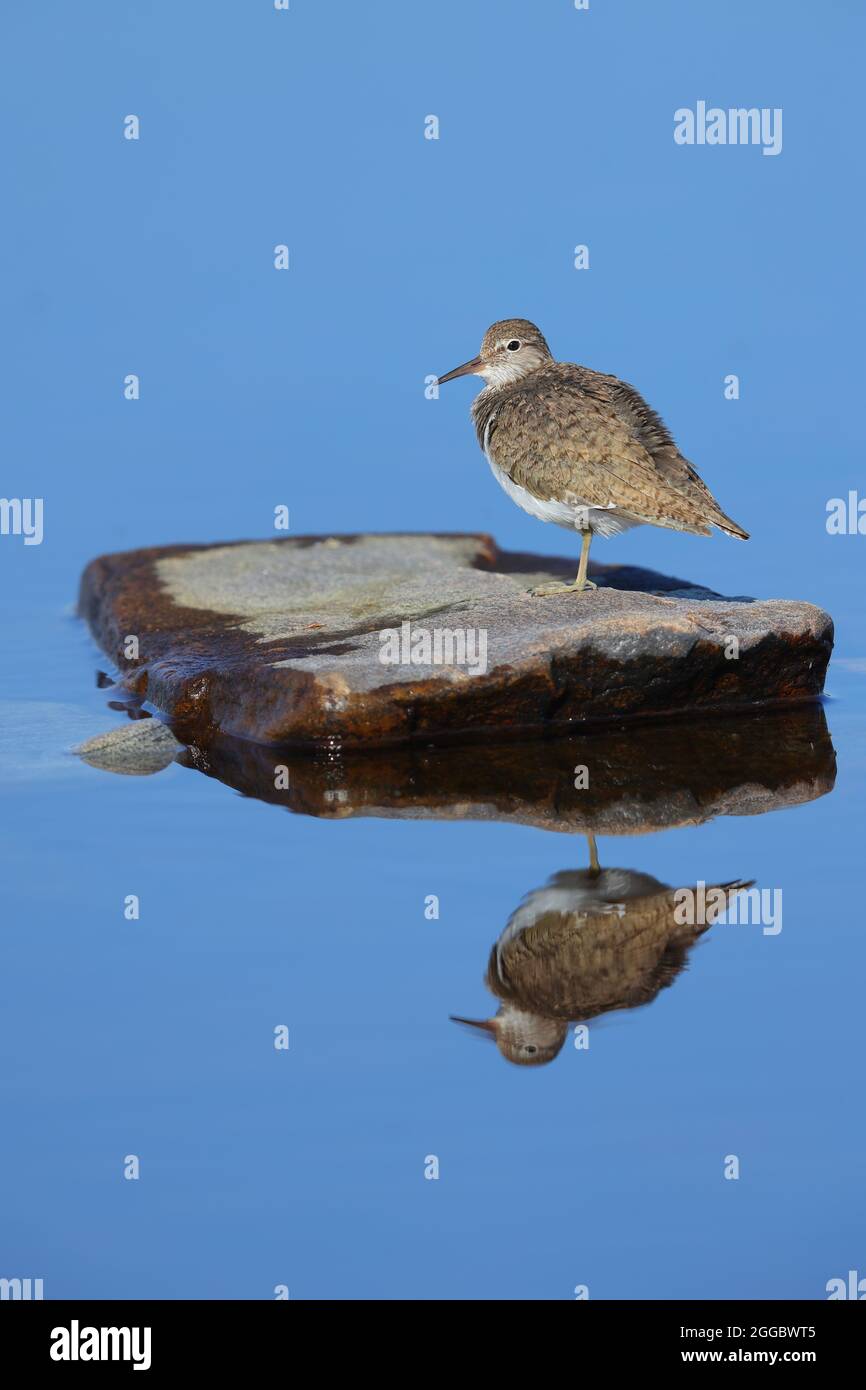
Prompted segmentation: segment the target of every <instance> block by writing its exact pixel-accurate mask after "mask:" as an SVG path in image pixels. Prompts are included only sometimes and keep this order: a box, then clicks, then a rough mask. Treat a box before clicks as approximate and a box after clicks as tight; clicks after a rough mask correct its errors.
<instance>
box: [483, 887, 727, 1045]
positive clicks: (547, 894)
mask: <svg viewBox="0 0 866 1390" xmlns="http://www.w3.org/2000/svg"><path fill="white" fill-rule="evenodd" d="M747 886H748V885H747V884H746V883H745V882H744V881H743V880H737V881H735V882H731V883H725V884H719V885H716V887H717V888H719V889H721V891H722V892H723V893H724V895H725V901H727V902H729V901H730V900H731V898H732V897H733V896H734V895H735V894H736V893H737V892H739V891H740V889H742V888H744V887H747ZM705 892H706V895H707V898H708V900H709V901H708V906H707V911H706V914H705V917H706V920H703V921H699V922H696V923H693V924H689V923H683V922H682V921H681V920H678V919H679V918H680V917H681V915H682V914H681V913H679V914H678V912H677V905H678V904H677V896H676V894H677V890H675V889H673V888H669V887H667V886H666V885H665V884H663V883H659V882H658V880H657V879H655V878H653V877H651V875H649V874H643V873H637V872H635V871H632V870H628V869H602V870H574V871H566V872H564V873H559V874H555V875H554V876H553V878H551V879H550V881H549V882H548V883H547V884H545V886H544V887H543V888H540V889H537V890H536V891H535V892H533V893H530V894H529V895H528V896H527V898H526V899H525V900H524V902H523V903H522V904H521V906H520V907H519V908H518V909H517V911H516V912H515V913H514V914H513V916H512V918H511V920H510V921H509V923H508V925H507V927H506V928H505V930H504V931H503V933H502V935H501V936H500V938H499V940H498V941H497V942H496V944H495V945H494V947H493V949H492V951H491V953H490V960H489V962H488V967H487V975H486V979H485V983H486V985H487V988H488V989H489V990H490V992H491V994H493V995H494V996H495V997H496V998H497V999H499V1001H500V1009H499V1013H498V1014H497V1015H496V1017H495V1018H493V1019H489V1020H487V1021H486V1022H483V1023H476V1024H475V1026H476V1027H482V1028H485V1029H486V1030H487V1031H488V1032H489V1033H491V1034H492V1035H493V1036H494V1037H495V1038H496V1041H497V1044H498V1046H499V1048H500V1051H501V1052H502V1053H503V1055H504V1056H506V1057H507V1058H508V1060H509V1061H512V1062H518V1063H523V1064H525V1065H538V1064H539V1063H544V1062H549V1061H551V1060H552V1058H553V1057H555V1056H556V1054H557V1053H558V1052H559V1050H560V1048H561V1047H562V1044H563V1042H564V1040H565V1036H566V1032H567V1027H568V1024H569V1023H579V1022H587V1021H588V1020H590V1019H593V1018H597V1017H598V1016H599V1015H600V1014H604V1013H608V1012H610V1011H611V1010H615V1009H633V1008H636V1007H638V1006H639V1005H642V1004H649V1003H650V1002H651V1001H652V1000H653V999H655V997H656V995H657V994H658V993H659V991H660V990H662V989H664V988H665V987H666V986H667V985H670V984H672V983H673V981H674V980H675V979H676V978H677V976H678V975H679V974H680V972H681V971H682V970H683V968H684V967H685V964H686V960H687V957H688V952H689V949H690V947H691V946H693V945H694V943H695V942H696V941H697V939H698V937H700V936H701V935H703V933H704V932H705V931H706V930H707V929H708V927H710V926H711V925H712V923H713V921H715V920H716V918H717V916H718V913H719V907H718V905H715V906H712V905H713V904H714V901H715V900H714V897H713V894H714V892H715V888H714V887H707V888H706V890H705ZM460 1021H461V1022H471V1020H467V1019H463V1020H460Z"/></svg>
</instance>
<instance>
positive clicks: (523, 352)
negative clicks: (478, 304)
mask: <svg viewBox="0 0 866 1390" xmlns="http://www.w3.org/2000/svg"><path fill="white" fill-rule="evenodd" d="M550 361H552V357H551V353H550V348H549V347H548V346H547V343H546V342H545V341H544V335H543V334H542V332H541V330H540V329H538V328H536V326H535V324H534V323H530V322H529V320H528V319H501V320H500V321H499V323H494V324H493V325H492V327H490V328H488V330H487V332H486V333H485V334H484V338H483V339H482V342H481V351H480V352H479V354H478V356H477V357H473V358H472V359H471V361H469V362H464V363H463V365H462V366H461V367H455V368H454V370H453V371H451V372H446V373H445V375H444V376H440V378H439V385H440V386H441V385H442V384H443V382H446V381H453V380H454V378H455V377H457V376H470V375H471V376H482V377H483V378H484V380H485V382H486V383H487V385H488V386H506V385H508V384H509V383H510V382H513V381H519V380H520V378H521V377H523V376H526V375H527V374H528V373H529V372H534V371H535V370H536V368H537V367H541V366H543V365H544V363H545V362H550Z"/></svg>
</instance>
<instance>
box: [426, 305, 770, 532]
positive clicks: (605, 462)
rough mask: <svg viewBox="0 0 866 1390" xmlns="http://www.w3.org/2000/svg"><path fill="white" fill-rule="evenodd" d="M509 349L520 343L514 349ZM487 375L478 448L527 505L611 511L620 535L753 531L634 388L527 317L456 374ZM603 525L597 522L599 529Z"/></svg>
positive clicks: (501, 331)
mask: <svg viewBox="0 0 866 1390" xmlns="http://www.w3.org/2000/svg"><path fill="white" fill-rule="evenodd" d="M509 343H510V344H512V349H513V345H514V344H515V343H517V344H518V347H517V348H516V349H513V350H512V349H510V348H509ZM467 373H473V374H476V375H480V376H483V377H484V378H485V381H486V383H487V384H486V385H485V387H484V389H483V390H482V391H481V392H480V394H479V395H478V396H477V397H476V399H475V402H474V404H473V407H472V416H473V421H474V423H475V429H476V433H477V435H478V442H479V444H480V446H481V448H482V449H483V450H484V452H485V453H486V455H487V457H488V459H489V460H490V462H491V465H492V466H493V467H494V471H496V470H500V472H501V475H502V476H500V478H499V480H500V482H501V483H502V484H503V486H504V487H506V489H507V490H508V491H510V492H511V495H512V496H513V497H514V500H515V501H517V502H518V505H521V506H524V508H525V509H526V510H533V508H532V507H531V506H527V505H526V499H525V498H524V499H522V500H521V498H520V496H519V495H515V493H514V491H513V489H512V488H509V486H508V484H509V483H510V484H513V485H514V487H515V488H519V489H522V490H523V491H524V492H525V493H526V494H529V500H530V501H531V500H532V499H537V500H538V501H539V502H540V503H542V504H543V505H545V506H546V505H548V504H550V503H563V504H565V505H566V506H568V507H574V508H599V509H605V510H606V511H608V512H610V513H611V514H612V515H611V525H610V528H609V529H610V531H611V533H612V532H613V531H614V530H615V529H617V528H616V526H615V524H614V517H618V518H619V519H620V520H621V522H622V526H623V527H624V526H628V525H639V524H642V523H648V524H650V525H654V526H664V527H668V528H670V529H673V530H677V531H688V532H691V533H693V534H696V535H710V534H711V532H710V528H711V527H712V526H717V527H719V528H720V529H721V530H723V531H725V532H726V533H727V534H729V535H732V536H737V537H739V538H741V539H747V538H748V533H747V532H746V531H744V530H743V529H742V527H741V526H739V525H738V524H737V523H736V522H735V521H732V520H731V518H730V517H729V516H727V515H726V514H725V513H724V512H723V511H722V510H721V508H720V507H719V505H718V503H717V502H716V500H715V498H714V497H713V495H712V493H711V492H710V490H709V488H708V487H707V486H706V485H705V484H704V483H703V482H702V481H701V479H700V478H699V476H698V474H697V472H696V471H695V469H694V467H693V466H692V464H691V463H689V461H688V460H687V459H685V458H684V457H683V456H682V454H681V453H680V452H679V449H678V448H677V446H676V443H675V442H674V439H673V437H672V435H671V433H670V431H669V430H668V429H667V427H666V426H665V424H664V423H663V421H662V420H661V418H660V417H659V416H658V415H657V414H656V412H655V411H654V410H653V409H652V408H651V407H650V406H649V405H647V403H646V401H645V400H644V399H643V397H642V396H641V395H640V394H639V392H637V391H636V390H635V389H634V387H633V386H629V385H628V384H627V383H626V382H624V381H620V380H619V379H618V378H617V377H615V376H606V375H604V374H603V373H601V372H595V371H592V370H591V369H590V368H589V367H581V366H577V365H575V364H573V363H570V362H556V361H554V359H553V357H552V355H551V353H550V349H549V348H548V346H547V343H546V341H545V339H544V337H543V335H542V334H541V332H540V331H539V329H538V328H536V326H535V325H534V324H532V323H530V322H529V321H528V320H526V319H504V320H502V321H500V322H499V323H495V324H494V325H493V326H492V328H490V329H488V331H487V333H486V334H485V336H484V341H483V342H482V345H481V352H480V354H479V356H478V357H477V358H474V359H473V360H472V362H469V363H465V364H464V366H463V367H458V368H457V369H456V371H455V372H453V373H448V374H447V376H446V377H443V378H441V379H442V380H447V379H449V378H450V377H451V376H454V375H465V374H467ZM536 515H539V516H541V518H542V519H543V520H552V521H556V523H557V524H559V525H573V526H574V527H575V528H576V529H578V530H581V529H587V530H596V529H598V530H603V529H605V524H606V521H607V518H605V517H604V516H603V515H602V514H601V513H594V514H593V515H592V520H591V521H590V523H589V524H585V523H582V522H581V520H580V518H578V519H577V520H570V519H568V518H567V517H565V518H564V519H561V518H560V516H559V515H552V514H551V515H544V513H543V511H539V512H537V513H536ZM596 522H597V523H598V524H596Z"/></svg>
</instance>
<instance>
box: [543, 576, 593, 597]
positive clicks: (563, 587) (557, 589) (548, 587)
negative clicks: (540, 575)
mask: <svg viewBox="0 0 866 1390" xmlns="http://www.w3.org/2000/svg"><path fill="white" fill-rule="evenodd" d="M597 588H598V585H597V584H594V583H593V582H592V580H591V579H585V580H584V581H583V583H582V584H578V583H577V581H576V580H575V582H574V584H561V583H559V582H556V583H551V584H539V585H538V586H537V587H536V588H535V589H530V590H529V592H530V594H531V596H532V597H533V598H552V597H553V595H554V594H581V593H583V591H584V589H597Z"/></svg>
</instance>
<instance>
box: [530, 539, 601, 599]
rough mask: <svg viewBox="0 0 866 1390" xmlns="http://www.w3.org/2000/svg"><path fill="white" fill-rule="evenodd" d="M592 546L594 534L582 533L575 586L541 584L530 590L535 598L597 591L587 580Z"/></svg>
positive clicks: (590, 581) (589, 580)
mask: <svg viewBox="0 0 866 1390" xmlns="http://www.w3.org/2000/svg"><path fill="white" fill-rule="evenodd" d="M591 544H592V532H591V531H590V530H589V529H588V528H587V530H585V531H582V532H581V540H580V564H579V566H578V570H577V578H576V579H575V581H574V583H573V584H558V583H555V584H539V585H538V587H537V588H536V589H530V591H529V592H530V593H531V594H532V596H533V598H549V597H550V596H551V595H552V594H579V593H581V592H582V591H583V590H584V589H595V588H596V587H597V586H596V585H595V584H593V582H592V580H591V579H587V577H586V571H587V569H588V567H589V547H590V545H591Z"/></svg>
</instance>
